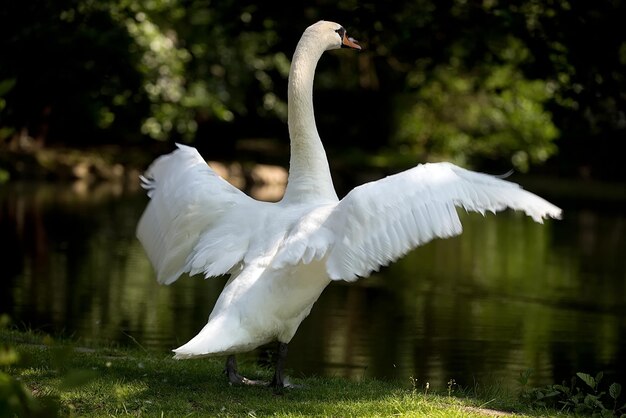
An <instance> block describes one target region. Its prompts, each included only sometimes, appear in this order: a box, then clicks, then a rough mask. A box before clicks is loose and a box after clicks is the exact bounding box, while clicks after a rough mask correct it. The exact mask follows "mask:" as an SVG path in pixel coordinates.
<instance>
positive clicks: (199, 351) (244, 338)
mask: <svg viewBox="0 0 626 418" xmlns="http://www.w3.org/2000/svg"><path fill="white" fill-rule="evenodd" d="M266 342H269V341H261V343H259V342H258V339H255V338H252V336H251V335H250V333H249V332H247V330H245V329H244V328H242V327H241V324H235V321H233V320H230V318H228V317H225V316H219V317H217V318H212V319H210V320H209V323H208V324H206V325H205V326H204V328H202V330H201V331H200V332H199V333H198V335H196V336H195V337H193V338H192V339H191V340H189V342H187V343H186V344H184V345H182V346H180V347H178V348H177V349H175V350H173V351H174V353H175V354H174V358H175V359H188V358H196V357H208V356H221V355H229V354H235V353H242V352H246V351H250V350H252V349H254V348H256V347H258V346H259V345H261V344H265V343H266Z"/></svg>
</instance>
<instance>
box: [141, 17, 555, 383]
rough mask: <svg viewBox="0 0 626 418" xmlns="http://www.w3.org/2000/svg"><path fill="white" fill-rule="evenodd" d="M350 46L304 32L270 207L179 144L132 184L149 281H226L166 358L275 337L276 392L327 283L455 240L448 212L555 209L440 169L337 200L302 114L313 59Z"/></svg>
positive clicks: (510, 187) (339, 30)
mask: <svg viewBox="0 0 626 418" xmlns="http://www.w3.org/2000/svg"><path fill="white" fill-rule="evenodd" d="M340 47H349V48H353V49H360V46H359V45H358V43H357V42H356V41H354V40H353V39H352V38H348V37H347V35H346V31H345V29H344V28H343V27H342V26H341V25H339V24H337V23H333V22H328V21H320V22H318V23H315V24H314V25H312V26H310V27H309V28H307V29H306V30H305V32H304V34H303V35H302V38H301V39H300V41H299V43H298V46H297V47H296V51H295V53H294V56H293V62H292V66H291V71H290V73H289V90H288V115H289V135H290V137H291V161H290V168H289V179H288V185H287V189H286V191H285V195H284V197H283V199H282V200H281V201H280V202H278V203H267V202H260V201H257V200H254V199H252V198H250V197H248V196H247V195H245V194H244V193H242V192H241V191H239V190H238V189H236V188H235V187H233V186H231V185H230V184H229V183H227V182H226V181H225V180H223V179H222V178H220V177H219V176H218V175H217V174H215V172H214V171H213V170H211V168H210V167H209V166H208V165H207V164H206V162H205V160H204V159H203V158H202V157H201V156H200V154H199V153H198V152H197V151H196V149H195V148H191V147H188V146H184V145H178V149H177V150H176V151H174V152H172V153H171V154H169V155H165V156H162V157H160V158H158V159H157V160H156V161H155V162H154V163H153V164H152V165H151V166H150V167H149V169H148V170H147V172H146V174H145V177H144V178H143V181H144V187H145V188H146V189H148V195H149V196H150V198H151V200H150V202H149V204H148V206H147V208H146V210H145V212H144V214H143V216H142V218H141V220H140V221H139V224H138V227H137V236H138V238H139V240H140V241H141V243H142V244H143V246H144V248H145V250H146V252H147V255H148V257H149V258H150V261H151V262H152V265H153V266H154V268H155V270H156V273H157V278H158V281H159V282H161V283H165V284H170V283H172V282H174V281H175V280H176V279H177V278H178V277H179V276H180V275H181V274H183V273H189V274H190V275H193V274H197V273H202V274H203V275H204V276H205V277H210V276H219V275H224V274H230V280H228V282H227V284H226V286H225V287H224V290H223V291H222V293H221V295H220V296H219V299H218V300H217V302H216V304H215V307H214V308H213V312H211V315H210V316H209V321H208V323H207V324H206V326H205V327H204V328H203V329H202V330H201V331H200V332H199V333H198V335H196V336H195V337H194V338H193V339H191V340H190V341H189V342H188V343H186V344H185V345H183V346H182V347H179V348H177V349H175V350H174V352H175V353H176V355H175V358H179V359H182V358H191V357H202V356H210V355H229V357H228V360H227V365H226V369H227V373H228V377H229V379H230V381H231V382H232V383H254V382H252V381H249V380H247V379H245V378H244V377H242V376H240V375H239V374H237V371H236V364H235V360H234V354H235V353H240V352H245V351H249V350H252V349H254V348H255V347H258V346H260V345H262V344H265V343H268V342H271V341H278V342H279V356H278V363H277V365H276V372H275V375H274V379H273V381H272V385H273V386H275V387H277V388H279V389H280V388H282V387H283V385H284V380H283V370H282V369H283V363H284V359H285V356H286V352H287V343H289V341H290V340H291V339H292V337H293V336H294V334H295V332H296V330H297V329H298V326H299V325H300V323H301V322H302V320H303V319H304V318H305V317H306V316H307V315H308V314H309V312H310V310H311V307H312V306H313V304H314V303H315V301H316V300H317V298H318V297H319V296H320V294H321V292H322V291H323V290H324V288H325V287H326V286H327V285H328V284H329V283H330V282H331V280H347V281H353V280H356V279H358V278H360V277H365V276H367V275H369V274H370V273H371V272H372V271H374V270H377V269H378V268H379V267H381V266H384V265H386V264H389V263H390V262H392V261H394V260H396V259H397V258H399V257H401V256H402V255H404V254H406V253H407V252H408V251H409V250H411V249H412V248H415V247H417V246H418V245H420V244H423V243H425V242H428V241H430V240H432V239H433V238H436V237H440V238H446V237H451V236H454V235H457V234H460V233H461V223H460V221H459V217H458V215H457V212H456V208H455V206H459V207H462V208H464V209H466V210H469V211H477V212H480V213H484V212H485V211H491V212H496V211H499V210H503V209H505V208H507V207H509V208H513V209H516V210H522V211H524V212H526V213H527V214H528V215H529V216H531V217H532V218H533V219H534V220H535V221H537V222H542V220H543V218H545V217H553V218H558V217H560V214H561V210H560V209H559V208H557V207H556V206H554V205H552V204H550V203H549V202H547V201H545V200H544V199H542V198H540V197H538V196H536V195H534V194H532V193H529V192H527V191H525V190H523V189H522V188H520V187H519V186H518V185H517V184H514V183H511V182H508V181H505V180H502V179H499V178H496V177H492V176H489V175H486V174H480V173H476V172H472V171H468V170H465V169H463V168H460V167H457V166H455V165H452V164H448V163H437V164H424V165H418V166H416V167H414V168H412V169H410V170H407V171H404V172H402V173H399V174H396V175H393V176H390V177H387V178H384V179H382V180H379V181H376V182H371V183H367V184H364V185H362V186H360V187H357V188H355V189H353V190H352V191H351V192H350V193H349V194H348V195H347V196H345V197H344V198H343V199H342V200H341V201H340V200H339V199H338V198H337V194H336V193H335V189H334V187H333V183H332V180H331V176H330V171H329V168H328V162H327V159H326V154H325V152H324V148H323V146H322V142H321V140H320V137H319V135H318V133H317V128H316V126H315V119H314V115H313V99H312V93H313V76H314V72H315V67H316V65H317V62H318V60H319V58H320V57H321V55H322V53H323V52H324V51H326V50H330V49H336V48H340Z"/></svg>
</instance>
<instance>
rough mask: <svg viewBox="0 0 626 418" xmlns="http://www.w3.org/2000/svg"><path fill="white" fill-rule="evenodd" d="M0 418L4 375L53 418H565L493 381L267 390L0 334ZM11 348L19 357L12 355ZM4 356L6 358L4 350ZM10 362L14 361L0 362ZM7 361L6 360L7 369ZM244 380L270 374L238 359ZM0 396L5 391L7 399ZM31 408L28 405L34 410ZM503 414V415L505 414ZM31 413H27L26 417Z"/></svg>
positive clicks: (149, 359)
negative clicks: (473, 384)
mask: <svg viewBox="0 0 626 418" xmlns="http://www.w3.org/2000/svg"><path fill="white" fill-rule="evenodd" d="M0 347H2V349H0V366H1V365H2V364H3V361H2V359H3V358H4V364H5V366H2V367H1V368H0V370H2V371H4V372H5V373H0V417H3V416H12V414H11V413H5V412H7V407H6V406H4V408H5V410H4V411H3V409H2V408H3V406H2V405H5V404H6V402H5V403H3V400H2V399H1V397H2V394H3V393H5V394H6V391H4V392H3V386H2V381H1V378H2V375H4V376H5V377H9V376H10V379H13V380H14V381H15V380H17V381H19V382H20V384H22V385H23V386H21V387H22V388H24V386H25V387H26V388H27V390H26V391H25V392H26V393H27V395H28V396H29V397H30V393H32V397H30V402H31V403H32V404H34V405H38V406H39V407H40V408H41V406H42V405H44V406H46V407H47V408H48V409H47V410H45V411H44V412H41V414H40V415H41V416H50V414H51V411H52V412H56V413H59V415H61V416H68V415H69V416H90V417H105V416H106V417H111V416H159V417H160V416H163V417H170V416H171V417H183V416H216V417H230V416H237V417H239V416H249V417H257V416H258V417H261V416H275V417H302V416H328V417H356V416H411V417H412V416H428V417H484V416H504V415H511V414H512V412H510V411H513V413H514V414H515V416H546V415H551V416H568V415H566V414H562V413H558V412H557V411H549V410H546V409H534V410H533V409H531V408H530V407H527V406H524V405H522V404H520V403H519V402H518V401H517V400H516V398H515V396H512V395H510V394H508V393H506V392H505V391H502V390H501V389H499V388H497V387H487V388H485V389H481V390H477V389H476V388H472V389H466V390H460V389H458V388H456V389H454V390H452V387H450V390H449V388H441V389H440V391H437V390H436V389H434V388H433V389H432V390H431V389H429V391H428V392H427V393H425V392H426V391H425V389H424V388H421V387H420V388H418V386H417V385H416V384H415V385H412V384H411V382H384V381H379V380H373V379H364V380H362V381H358V382H355V381H350V380H347V379H342V378H318V377H309V378H301V379H292V382H293V383H295V384H298V385H302V387H301V388H297V389H288V390H285V392H284V394H282V395H275V394H273V392H272V390H271V389H269V388H266V387H235V386H230V385H228V384H227V382H226V377H225V376H224V375H223V373H222V370H223V359H221V358H217V359H202V360H188V361H176V360H173V359H172V358H171V356H170V355H169V353H155V352H147V351H145V350H139V349H127V348H114V347H95V348H85V347H81V346H79V345H78V344H77V343H76V342H73V341H67V340H62V341H55V340H53V339H52V338H50V337H49V336H45V335H41V334H37V333H33V332H20V331H15V330H7V329H3V330H0ZM10 352H13V354H15V353H17V355H18V357H19V360H15V357H12V354H8V353H10ZM3 353H4V354H3ZM7 358H12V359H13V360H7ZM7 364H11V365H7ZM240 370H241V372H242V373H243V374H247V375H249V377H251V378H262V379H266V380H268V379H270V377H271V371H270V370H265V369H262V368H259V367H257V366H255V365H253V364H249V363H246V362H243V363H242V364H240ZM5 397H6V395H5ZM33 410H35V412H36V408H35V409H33ZM504 410H506V411H509V412H504ZM33 415H35V414H33Z"/></svg>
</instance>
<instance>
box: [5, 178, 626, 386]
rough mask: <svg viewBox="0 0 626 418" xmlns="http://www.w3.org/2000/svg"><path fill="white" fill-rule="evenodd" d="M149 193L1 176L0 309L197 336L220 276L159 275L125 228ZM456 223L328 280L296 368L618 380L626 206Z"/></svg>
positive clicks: (128, 335)
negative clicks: (413, 247)
mask: <svg viewBox="0 0 626 418" xmlns="http://www.w3.org/2000/svg"><path fill="white" fill-rule="evenodd" d="M146 200H147V199H146V198H145V196H144V195H143V193H141V192H139V191H138V190H136V186H135V185H102V186H101V187H98V188H92V187H88V188H85V187H82V186H76V185H73V186H72V185H69V186H68V185H55V186H52V185H46V186H42V185H28V184H20V185H10V186H3V187H2V189H0V233H1V234H2V235H1V237H2V241H3V243H5V245H4V246H3V247H4V248H5V250H4V252H3V255H2V259H3V262H2V266H3V269H2V272H1V273H0V278H1V281H0V303H1V305H0V306H1V309H0V310H1V311H5V312H8V313H10V314H11V316H12V317H13V318H14V320H15V321H16V322H18V323H22V324H24V325H26V326H30V327H34V328H37V329H42V330H44V331H48V332H53V333H59V332H61V333H65V334H69V335H73V336H75V337H77V338H80V339H82V340H85V341H95V342H98V341H115V342H119V343H121V344H134V341H137V342H138V343H139V344H141V345H142V346H144V347H147V348H153V349H158V350H163V351H166V350H169V349H171V348H173V347H175V346H178V345H179V344H182V343H184V342H185V341H187V339H189V338H190V337H192V336H193V335H195V333H196V332H197V331H198V330H199V329H200V328H201V327H202V326H203V325H204V323H205V322H206V318H207V316H208V314H209V312H210V310H211V307H212V305H213V303H214V302H215V300H216V298H217V296H218V294H219V292H220V290H221V288H222V286H223V285H224V279H211V280H202V279H200V278H193V279H188V278H184V279H181V280H179V281H177V282H176V283H175V284H174V285H172V286H169V287H164V286H160V285H158V284H157V283H156V281H155V279H154V274H153V272H152V270H151V267H150V265H149V263H148V260H147V259H146V257H145V255H144V253H143V250H142V248H141V246H140V244H139V242H138V241H137V240H136V239H135V237H134V230H135V226H136V222H137V219H138V218H139V216H140V214H141V212H142V210H143V208H144V206H145V203H146ZM566 209H567V208H566ZM462 218H463V219H462V221H463V223H464V228H465V232H464V234H463V235H462V236H461V237H457V238H453V239H449V240H439V241H435V242H432V243H430V244H429V245H426V246H424V247H422V248H420V249H418V250H417V251H414V252H412V253H411V254H409V255H408V256H407V257H405V258H404V259H402V260H400V261H399V262H397V263H396V264H393V265H392V266H390V267H389V268H386V269H384V270H383V271H381V272H380V273H377V274H375V275H374V276H372V277H370V278H369V279H366V280H362V281H360V282H357V283H356V284H347V283H334V284H333V285H331V286H330V287H329V288H328V289H327V290H326V291H325V292H324V294H323V295H322V297H321V298H320V300H319V301H318V303H317V304H316V306H315V307H314V309H313V311H312V313H311V315H310V317H309V318H308V319H307V320H305V321H304V323H303V324H302V326H301V328H300V330H299V332H298V333H297V335H296V337H295V338H294V340H293V342H292V346H291V349H290V353H291V358H290V359H289V362H288V366H289V367H290V368H291V369H292V370H293V372H294V374H296V375H300V374H305V375H310V374H317V375H341V376H348V377H351V378H354V379H359V378H361V377H363V376H375V377H379V378H398V379H407V380H406V381H407V382H408V377H409V376H413V377H416V378H417V379H418V381H421V382H425V381H429V382H431V385H437V386H439V387H445V384H446V382H447V381H448V380H449V379H450V378H454V379H455V380H456V381H457V382H459V383H461V384H465V385H472V384H473V381H474V379H477V380H478V381H481V380H482V381H485V380H498V381H502V382H504V383H505V384H509V385H514V381H515V378H516V377H517V376H518V375H519V372H520V371H523V370H526V369H527V368H533V369H535V370H536V375H535V383H548V382H553V381H559V380H561V379H564V378H569V377H570V376H571V375H573V374H574V373H575V372H577V371H586V372H590V373H595V372H597V371H600V370H603V371H605V373H606V374H609V375H614V376H610V378H615V379H616V380H620V381H621V382H622V383H626V372H625V371H626V364H625V360H624V358H626V341H625V336H626V329H625V328H626V291H625V290H626V289H625V288H624V283H625V280H624V279H626V262H625V259H624V254H625V253H626V251H625V250H626V239H625V236H626V233H625V232H626V231H625V230H624V229H625V221H626V216H625V215H624V214H623V213H621V212H613V213H612V212H606V211H604V212H603V211H600V210H597V209H576V208H569V209H567V211H566V215H565V218H564V219H563V220H562V221H560V222H548V223H547V224H546V225H543V226H541V225H537V224H535V223H533V222H532V221H531V220H529V219H528V218H526V217H524V216H521V215H519V214H516V213H511V212H507V213H504V214H501V215H498V216H497V217H496V216H488V217H487V218H486V219H485V218H482V217H481V216H479V215H466V214H464V215H463V216H462ZM255 355H256V354H255Z"/></svg>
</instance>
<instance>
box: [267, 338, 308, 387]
mask: <svg viewBox="0 0 626 418" xmlns="http://www.w3.org/2000/svg"><path fill="white" fill-rule="evenodd" d="M286 358H287V344H286V343H278V360H276V371H275V372H274V378H273V379H272V381H271V382H270V384H269V386H270V387H272V388H274V393H275V394H277V395H280V394H282V393H283V389H295V388H299V387H301V386H298V385H294V384H292V383H289V382H287V381H286V380H285V370H284V369H285V359H286Z"/></svg>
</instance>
